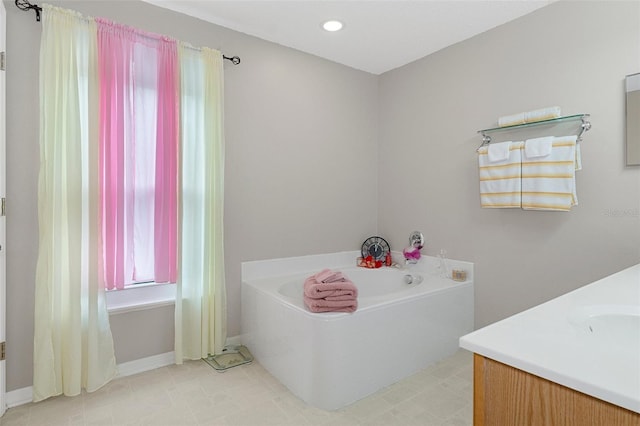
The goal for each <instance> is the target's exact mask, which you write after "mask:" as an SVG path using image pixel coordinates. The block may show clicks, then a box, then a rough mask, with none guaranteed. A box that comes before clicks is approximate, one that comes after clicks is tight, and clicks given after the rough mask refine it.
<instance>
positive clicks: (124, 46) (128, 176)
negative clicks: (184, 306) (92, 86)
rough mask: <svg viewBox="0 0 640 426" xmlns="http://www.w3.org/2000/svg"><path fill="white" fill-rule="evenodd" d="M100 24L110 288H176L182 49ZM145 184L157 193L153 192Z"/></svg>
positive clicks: (103, 203)
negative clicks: (144, 283)
mask: <svg viewBox="0 0 640 426" xmlns="http://www.w3.org/2000/svg"><path fill="white" fill-rule="evenodd" d="M96 23H97V27H98V68H99V77H100V80H99V81H100V159H101V161H100V188H101V194H100V200H101V214H102V215H101V226H102V233H103V244H104V252H105V259H104V269H105V285H106V287H107V289H122V288H124V286H125V285H126V284H128V283H130V282H133V281H141V280H152V281H156V282H175V281H176V268H177V254H176V253H177V240H176V235H177V153H178V111H179V104H178V94H177V81H178V65H177V46H176V42H175V41H173V40H169V39H166V38H160V37H158V36H155V35H153V34H146V33H143V32H141V31H138V30H135V29H133V28H130V27H127V26H124V25H119V24H115V23H112V22H111V21H108V20H106V19H101V18H97V19H96ZM149 120H152V121H153V123H149ZM149 129H151V130H149ZM154 130H155V134H154V133H153V131H154ZM146 181H149V182H153V183H154V185H155V190H153V191H152V190H150V189H149V190H147V186H146V185H145V182H146ZM149 230H151V231H149ZM150 252H152V253H153V257H152V258H151V260H149V257H150V256H149V253H150Z"/></svg>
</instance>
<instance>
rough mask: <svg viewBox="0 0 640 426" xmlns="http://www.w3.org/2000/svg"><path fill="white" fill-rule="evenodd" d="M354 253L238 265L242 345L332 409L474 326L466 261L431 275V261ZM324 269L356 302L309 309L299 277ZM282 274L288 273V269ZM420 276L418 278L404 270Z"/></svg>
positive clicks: (417, 366) (403, 372)
mask: <svg viewBox="0 0 640 426" xmlns="http://www.w3.org/2000/svg"><path fill="white" fill-rule="evenodd" d="M357 255H358V252H346V253H336V254H331V255H319V256H305V257H301V258H289V259H276V260H272V261H258V262H245V263H243V265H242V276H243V282H242V343H243V344H245V345H246V346H247V347H248V348H249V350H250V351H251V352H252V353H253V355H254V357H255V358H256V360H257V361H258V362H259V363H260V364H261V365H262V366H264V367H265V368H266V369H267V370H268V371H269V372H270V373H271V374H272V375H273V376H274V377H276V378H277V379H278V380H280V381H281V382H282V383H283V384H284V385H285V386H287V388H289V390H291V392H293V393H294V394H295V395H296V396H298V397H299V398H301V399H302V400H303V401H305V402H307V403H308V404H311V405H313V406H315V407H318V408H322V409H325V410H336V409H338V408H341V407H343V406H345V405H348V404H350V403H352V402H355V401H357V400H359V399H361V398H363V397H365V396H367V395H369V394H371V393H374V392H376V391H377V390H379V389H381V388H383V387H385V386H388V385H390V384H392V383H395V382H397V381H398V380H401V379H403V378H405V377H407V376H409V375H411V374H413V373H415V372H417V371H419V370H421V369H423V368H425V367H427V366H428V365H430V364H432V363H434V362H436V361H438V360H440V359H442V358H444V357H447V356H449V355H450V354H452V353H454V352H455V351H456V350H457V349H458V339H459V338H460V336H462V335H464V334H466V333H469V332H471V331H472V330H473V264H471V263H468V262H455V261H451V262H450V264H451V265H453V266H455V267H458V268H463V269H465V270H467V273H468V275H467V278H468V280H467V281H465V282H454V281H452V280H450V279H445V278H440V277H439V276H436V275H434V273H435V271H434V269H435V264H436V263H435V259H433V258H428V257H427V258H423V259H422V260H421V261H420V262H419V263H418V264H417V265H412V266H411V268H410V269H409V270H397V269H392V268H382V269H376V270H369V269H363V268H356V267H354V266H351V265H353V264H354V263H355V258H356V257H357ZM325 267H329V268H332V269H337V270H340V271H342V272H344V273H345V275H347V276H348V277H349V278H350V279H351V280H352V281H353V282H354V284H356V286H357V287H358V292H359V295H358V309H357V311H356V312H354V313H352V314H348V313H319V314H318V313H311V312H309V311H308V310H307V309H306V308H305V306H304V304H303V301H302V285H303V282H304V278H306V277H307V276H309V275H311V274H313V273H315V272H318V271H319V270H321V269H322V268H325ZM287 271H288V272H287ZM407 273H410V274H413V275H421V276H423V278H424V279H423V281H422V282H421V283H420V284H410V285H407V284H405V283H404V275H405V274H407Z"/></svg>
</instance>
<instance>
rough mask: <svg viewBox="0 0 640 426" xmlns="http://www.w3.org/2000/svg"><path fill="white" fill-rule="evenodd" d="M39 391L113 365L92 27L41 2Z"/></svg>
mask: <svg viewBox="0 0 640 426" xmlns="http://www.w3.org/2000/svg"><path fill="white" fill-rule="evenodd" d="M42 25H43V26H42V38H41V47H40V99H41V101H40V102H41V105H40V174H39V182H38V220H39V227H40V235H39V238H40V239H39V253H38V263H37V268H36V296H35V337H34V378H33V399H34V401H40V400H42V399H45V398H48V397H50V396H54V395H59V394H64V395H69V396H72V395H78V394H79V393H80V392H81V390H82V388H85V389H86V390H87V391H90V392H91V391H94V390H96V389H98V388H100V387H101V386H102V385H104V384H105V383H107V382H108V381H109V380H110V379H111V378H113V377H114V376H115V374H116V360H115V356H114V351H113V339H112V336H111V331H110V328H109V317H108V313H107V307H106V303H105V295H104V285H103V282H102V275H101V274H100V273H99V268H100V266H101V262H100V259H101V258H102V256H101V253H100V252H99V250H100V247H101V244H100V232H99V227H100V224H99V220H98V218H99V208H100V206H99V191H98V184H97V182H98V169H99V167H98V122H97V117H98V113H97V109H98V105H97V99H98V97H97V95H96V93H97V90H98V86H97V81H96V79H97V76H98V72H97V65H96V46H97V42H96V28H95V23H94V22H93V20H88V19H85V18H83V17H82V16H81V15H79V14H77V13H74V12H71V11H69V10H64V9H59V8H55V7H52V6H50V5H47V4H43V24H42Z"/></svg>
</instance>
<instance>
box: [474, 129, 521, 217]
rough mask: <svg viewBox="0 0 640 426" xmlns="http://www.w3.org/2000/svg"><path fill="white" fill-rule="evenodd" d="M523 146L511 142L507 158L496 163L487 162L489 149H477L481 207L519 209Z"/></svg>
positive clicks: (519, 143)
mask: <svg viewBox="0 0 640 426" xmlns="http://www.w3.org/2000/svg"><path fill="white" fill-rule="evenodd" d="M523 144H524V142H512V143H511V144H510V148H509V156H508V157H507V158H506V159H504V160H502V161H496V162H492V161H489V153H488V151H489V147H486V146H484V147H481V148H480V149H478V169H479V172H480V206H481V207H483V208H519V207H520V199H521V195H520V194H521V192H522V191H521V190H522V187H521V171H520V164H521V162H522V147H523ZM489 146H491V145H489Z"/></svg>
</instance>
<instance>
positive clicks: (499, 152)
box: [487, 141, 511, 162]
mask: <svg viewBox="0 0 640 426" xmlns="http://www.w3.org/2000/svg"><path fill="white" fill-rule="evenodd" d="M509 149H511V141H507V142H499V143H492V144H489V147H488V148H487V156H488V157H489V161H491V162H495V161H504V160H506V159H507V158H509Z"/></svg>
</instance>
